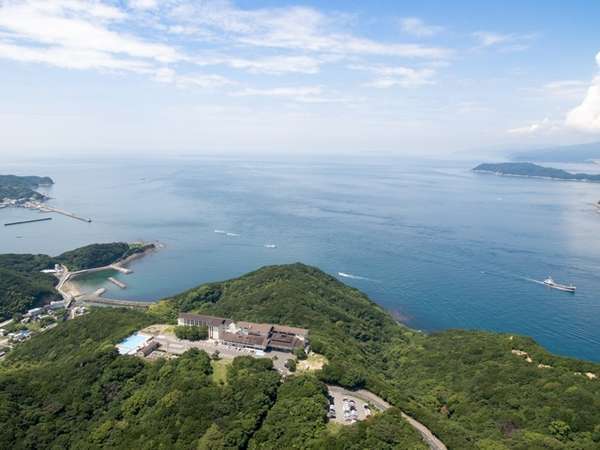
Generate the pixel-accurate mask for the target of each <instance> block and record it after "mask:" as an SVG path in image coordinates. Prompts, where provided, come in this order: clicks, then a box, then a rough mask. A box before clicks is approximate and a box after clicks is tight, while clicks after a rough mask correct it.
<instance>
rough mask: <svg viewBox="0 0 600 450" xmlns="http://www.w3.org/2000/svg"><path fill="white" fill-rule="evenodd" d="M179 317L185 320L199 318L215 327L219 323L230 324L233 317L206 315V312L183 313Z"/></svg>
mask: <svg viewBox="0 0 600 450" xmlns="http://www.w3.org/2000/svg"><path fill="white" fill-rule="evenodd" d="M179 317H180V318H182V319H185V320H198V321H201V322H204V323H206V324H207V325H211V326H213V327H218V326H219V325H229V324H230V323H231V319H225V318H223V317H215V316H206V315H204V314H191V313H181V314H179Z"/></svg>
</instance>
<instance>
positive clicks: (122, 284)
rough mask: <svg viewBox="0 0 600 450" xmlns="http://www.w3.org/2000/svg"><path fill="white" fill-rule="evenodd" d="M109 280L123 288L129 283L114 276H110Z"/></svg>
mask: <svg viewBox="0 0 600 450" xmlns="http://www.w3.org/2000/svg"><path fill="white" fill-rule="evenodd" d="M108 281H110V282H111V283H113V284H114V285H115V286H118V287H120V288H121V289H126V288H127V285H126V284H125V283H123V282H122V281H119V280H117V279H115V278H113V277H108Z"/></svg>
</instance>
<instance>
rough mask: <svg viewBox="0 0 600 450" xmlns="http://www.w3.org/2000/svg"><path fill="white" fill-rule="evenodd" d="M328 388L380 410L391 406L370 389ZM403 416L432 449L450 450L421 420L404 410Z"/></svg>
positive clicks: (328, 386)
mask: <svg viewBox="0 0 600 450" xmlns="http://www.w3.org/2000/svg"><path fill="white" fill-rule="evenodd" d="M327 389H328V390H329V393H330V395H331V394H332V393H337V394H341V395H347V396H348V397H357V398H359V399H361V400H364V401H365V402H368V403H371V404H372V405H373V406H375V407H376V408H377V409H379V410H380V411H385V410H386V409H388V408H391V406H392V405H390V404H389V403H388V402H386V401H385V400H384V399H382V398H381V397H379V396H377V395H375V394H373V393H372V392H370V391H367V390H365V389H360V390H358V391H350V390H348V389H344V388H342V387H340V386H333V385H329V384H328V385H327ZM402 417H403V418H404V420H406V421H407V422H408V423H409V424H410V426H412V427H413V428H414V429H415V430H417V431H418V432H419V434H420V435H421V437H422V438H423V441H424V442H425V443H426V444H427V445H428V446H429V448H430V449H431V450H448V448H447V447H446V445H445V444H444V443H443V442H442V441H440V440H439V439H438V438H437V437H436V436H435V435H434V434H433V433H432V432H431V430H430V429H429V428H427V427H426V426H425V425H423V424H422V423H421V422H419V421H417V420H415V419H413V418H412V417H410V416H409V415H408V414H406V413H404V412H402Z"/></svg>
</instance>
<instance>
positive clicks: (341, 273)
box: [338, 272, 377, 283]
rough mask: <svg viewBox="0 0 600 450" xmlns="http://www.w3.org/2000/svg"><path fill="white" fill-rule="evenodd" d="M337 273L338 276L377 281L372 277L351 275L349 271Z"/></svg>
mask: <svg viewBox="0 0 600 450" xmlns="http://www.w3.org/2000/svg"><path fill="white" fill-rule="evenodd" d="M338 275H339V276H340V277H343V278H350V279H352V280H363V281H373V282H375V283H377V280H374V279H373V278H367V277H361V276H359V275H352V274H351V273H345V272H338Z"/></svg>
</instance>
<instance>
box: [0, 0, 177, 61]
mask: <svg viewBox="0 0 600 450" xmlns="http://www.w3.org/2000/svg"><path fill="white" fill-rule="evenodd" d="M123 18H124V15H123V13H122V12H120V11H119V10H117V9H115V8H113V7H110V6H106V5H102V4H99V3H97V2H92V1H86V0H80V1H77V0H53V1H52V2H45V1H36V0H30V1H26V2H14V1H8V2H4V3H3V4H2V11H1V14H0V29H1V30H3V31H4V34H5V35H8V36H10V37H11V38H12V40H13V43H14V45H17V43H18V45H19V46H20V47H21V48H23V49H24V51H29V52H34V51H35V52H39V51H43V50H46V51H48V55H49V57H50V56H51V55H52V54H56V53H61V54H64V53H67V52H72V53H73V54H77V55H81V54H82V53H84V52H91V53H97V52H104V53H106V54H107V56H106V57H107V58H109V57H112V58H113V59H115V57H116V56H117V55H126V56H129V57H134V58H143V59H151V60H155V61H159V62H162V63H166V62H173V61H177V60H181V59H183V58H184V57H183V55H181V54H180V53H179V52H178V51H177V50H176V49H174V48H172V47H170V46H168V45H164V44H158V43H151V42H146V41H144V40H142V39H139V38H137V37H135V36H131V35H128V34H125V33H119V32H115V31H111V30H109V29H108V28H107V26H106V24H105V21H113V20H122V19H123ZM41 45H42V46H44V47H41ZM111 55H112V56H111ZM60 62H61V60H58V61H56V62H55V63H53V65H58V63H60ZM127 67H128V63H126V64H124V70H127Z"/></svg>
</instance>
